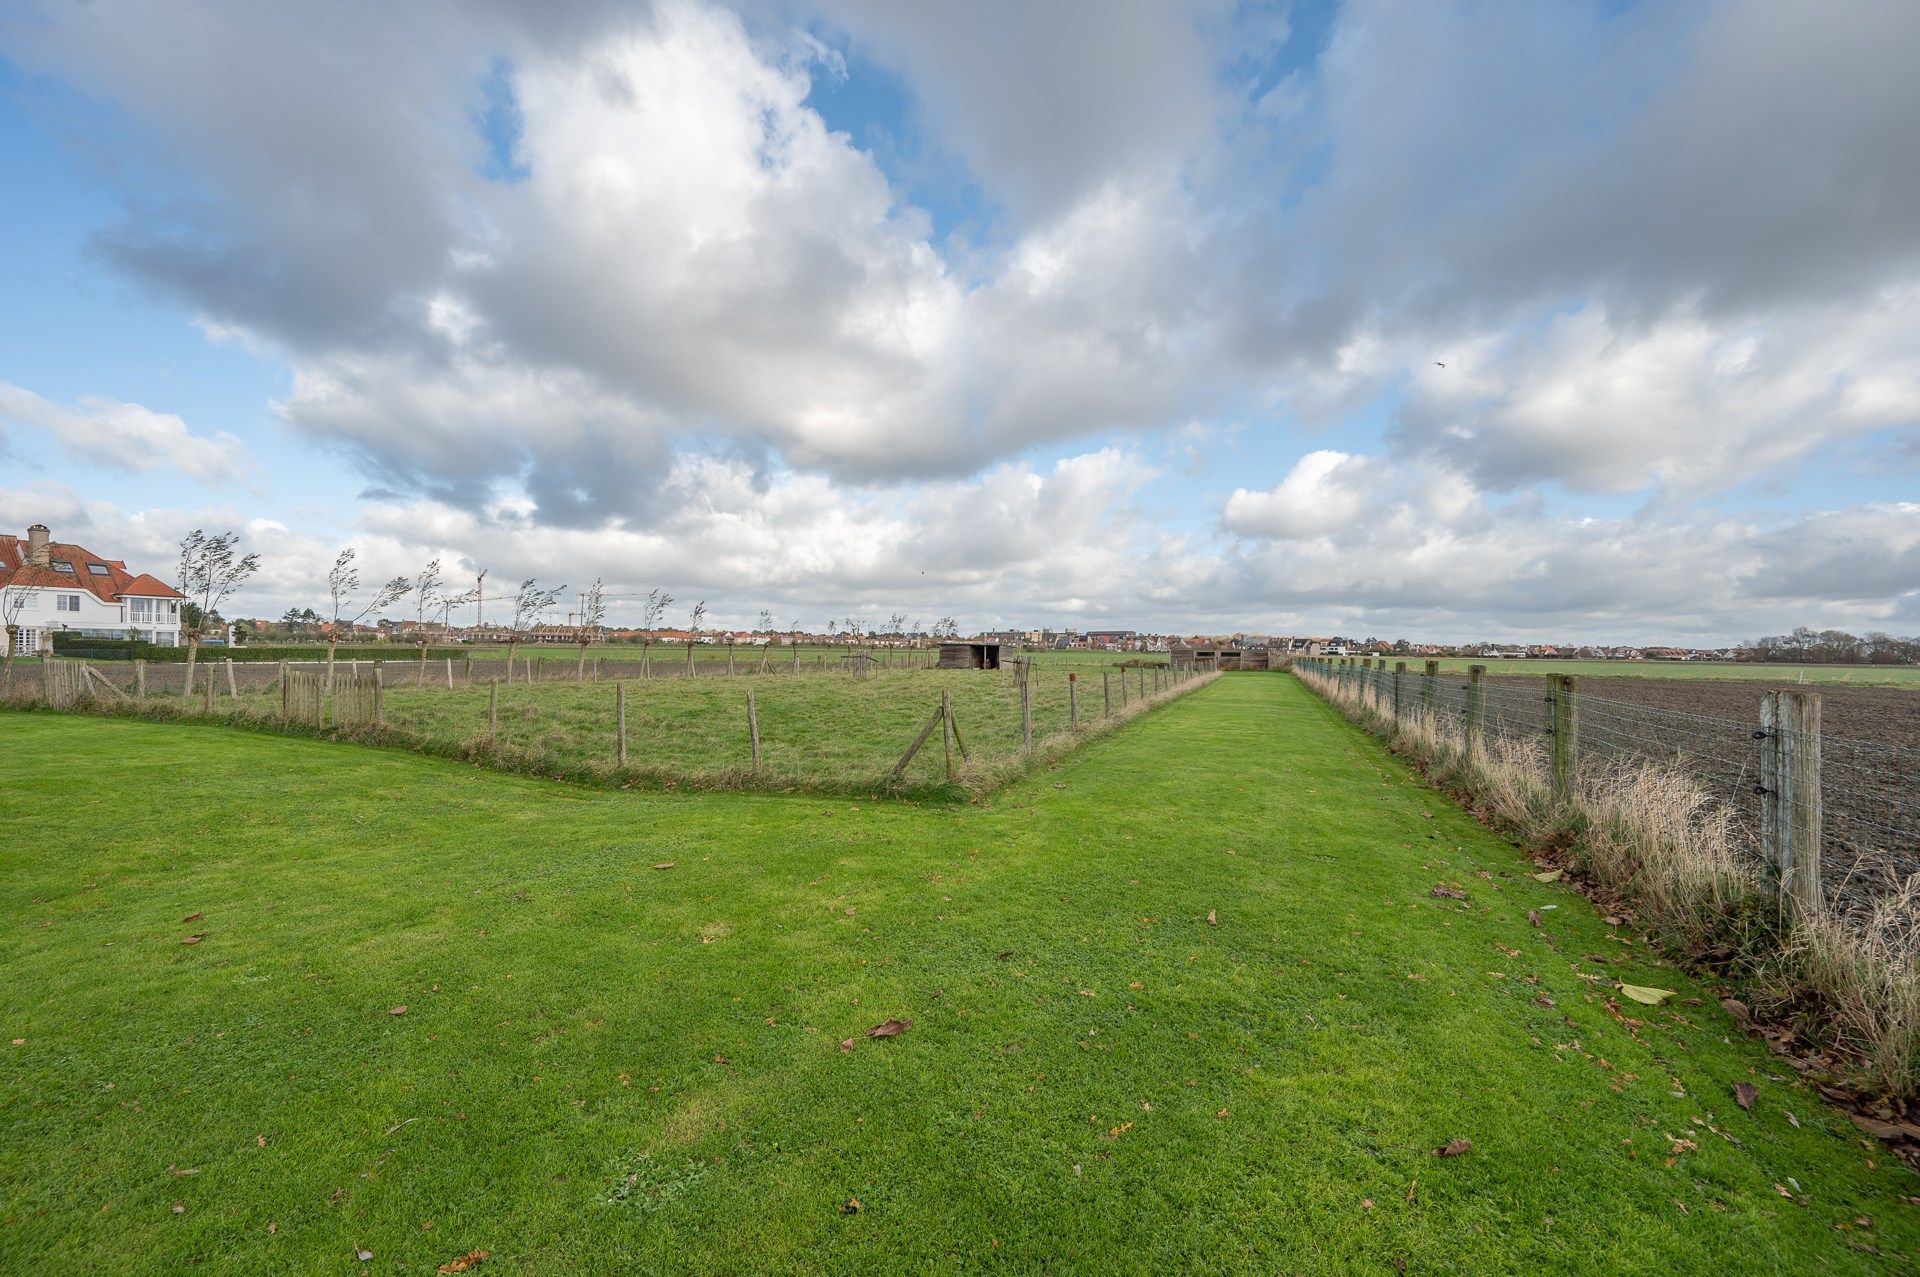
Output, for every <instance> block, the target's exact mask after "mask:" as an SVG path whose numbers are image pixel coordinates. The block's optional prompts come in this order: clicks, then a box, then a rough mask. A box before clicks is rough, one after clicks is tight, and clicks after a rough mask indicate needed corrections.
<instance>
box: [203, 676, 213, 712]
mask: <svg viewBox="0 0 1920 1277" xmlns="http://www.w3.org/2000/svg"><path fill="white" fill-rule="evenodd" d="M200 688H201V696H202V698H203V706H202V712H203V713H207V714H211V713H213V671H212V670H208V671H207V677H206V681H205V682H203V683H201V684H200Z"/></svg>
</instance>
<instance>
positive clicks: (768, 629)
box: [754, 607, 773, 639]
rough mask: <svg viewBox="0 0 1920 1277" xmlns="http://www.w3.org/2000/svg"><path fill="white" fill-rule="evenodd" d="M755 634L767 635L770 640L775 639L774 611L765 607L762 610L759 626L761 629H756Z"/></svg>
mask: <svg viewBox="0 0 1920 1277" xmlns="http://www.w3.org/2000/svg"><path fill="white" fill-rule="evenodd" d="M754 633H756V634H765V635H766V636H767V637H768V638H769V639H771V638H772V637H773V609H772V608H770V607H763V608H761V609H760V624H759V628H758V629H756V630H755V631H754Z"/></svg>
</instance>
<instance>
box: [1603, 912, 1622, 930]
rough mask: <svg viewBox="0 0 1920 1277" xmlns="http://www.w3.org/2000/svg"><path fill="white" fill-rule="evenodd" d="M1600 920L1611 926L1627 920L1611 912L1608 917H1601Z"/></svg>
mask: <svg viewBox="0 0 1920 1277" xmlns="http://www.w3.org/2000/svg"><path fill="white" fill-rule="evenodd" d="M1600 921H1602V922H1604V923H1606V924H1607V925H1608V926H1609V927H1617V926H1619V925H1620V924H1621V923H1623V922H1625V921H1626V919H1625V918H1621V917H1618V916H1616V915H1614V914H1611V913H1610V914H1608V915H1607V916H1606V917H1604V918H1602V919H1600Z"/></svg>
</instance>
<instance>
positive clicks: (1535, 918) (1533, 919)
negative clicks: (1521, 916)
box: [1527, 909, 1540, 927]
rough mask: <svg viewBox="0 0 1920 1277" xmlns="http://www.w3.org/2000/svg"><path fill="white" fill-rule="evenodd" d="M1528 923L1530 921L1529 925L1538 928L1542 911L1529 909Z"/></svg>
mask: <svg viewBox="0 0 1920 1277" xmlns="http://www.w3.org/2000/svg"><path fill="white" fill-rule="evenodd" d="M1527 921H1528V923H1530V924H1531V925H1533V926H1536V927H1537V926H1539V925H1540V911H1539V910H1538V909H1529V910H1527Z"/></svg>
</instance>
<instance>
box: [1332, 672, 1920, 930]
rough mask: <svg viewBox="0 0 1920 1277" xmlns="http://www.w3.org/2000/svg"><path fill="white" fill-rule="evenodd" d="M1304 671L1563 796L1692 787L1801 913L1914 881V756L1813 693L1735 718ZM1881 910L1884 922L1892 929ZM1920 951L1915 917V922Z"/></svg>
mask: <svg viewBox="0 0 1920 1277" xmlns="http://www.w3.org/2000/svg"><path fill="white" fill-rule="evenodd" d="M1294 666H1295V669H1296V670H1297V671H1299V672H1300V673H1301V674H1302V675H1304V676H1305V681H1306V682H1307V683H1308V685H1309V686H1310V687H1312V688H1314V689H1315V690H1316V691H1318V692H1319V693H1321V694H1322V695H1323V696H1326V697H1327V698H1328V699H1331V700H1334V701H1336V702H1340V703H1344V704H1345V705H1347V706H1348V707H1349V708H1355V709H1358V710H1360V711H1361V712H1362V713H1371V714H1372V715H1375V716H1377V718H1378V719H1380V720H1383V721H1384V723H1385V724H1387V725H1389V726H1399V727H1402V728H1408V729H1411V728H1415V727H1417V728H1418V729H1419V730H1422V731H1425V732H1429V733H1432V734H1433V735H1434V736H1435V737H1437V738H1438V740H1439V741H1440V742H1441V743H1442V744H1443V745H1444V746H1446V747H1450V748H1453V749H1457V750H1465V751H1471V750H1481V751H1486V750H1489V749H1496V748H1497V749H1499V750H1500V751H1501V753H1502V756H1503V757H1504V758H1506V759H1508V760H1509V761H1514V760H1517V761H1519V763H1520V764H1521V765H1522V766H1527V767H1531V768H1533V769H1534V770H1535V772H1536V775H1537V776H1538V777H1539V779H1540V780H1541V781H1542V783H1545V784H1547V785H1549V786H1551V787H1552V789H1553V790H1554V791H1555V792H1556V793H1557V794H1561V795H1565V796H1571V795H1572V794H1574V793H1576V792H1581V791H1583V790H1584V791H1585V792H1587V793H1590V794H1592V793H1603V792H1604V790H1605V789H1606V787H1608V786H1610V785H1614V784H1617V783H1619V782H1620V780H1621V778H1622V777H1624V776H1627V775H1630V774H1632V773H1634V772H1636V771H1638V770H1641V769H1645V768H1650V767H1651V768H1663V769H1671V770H1673V771H1675V772H1678V773H1680V774H1682V775H1684V776H1686V777H1688V778H1690V779H1691V780H1692V781H1694V782H1695V783H1696V784H1697V785H1698V787H1699V789H1700V792H1701V793H1702V794H1703V795H1704V796H1705V798H1706V801H1707V803H1708V804H1709V806H1710V808H1711V810H1710V811H1709V812H1706V813H1703V814H1706V815H1710V816H1711V817H1712V818H1713V819H1714V820H1715V821H1716V824H1717V828H1718V829H1720V830H1722V831H1724V834H1725V840H1726V843H1727V845H1728V846H1729V847H1730V848H1731V849H1732V850H1733V852H1734V853H1735V855H1736V857H1737V859H1738V861H1739V862H1740V864H1741V866H1742V868H1743V869H1744V870H1745V872H1747V873H1748V874H1749V875H1750V876H1751V877H1752V878H1753V879H1754V880H1755V881H1756V882H1760V883H1764V884H1767V885H1768V886H1769V887H1770V888H1771V889H1772V890H1774V891H1776V892H1779V893H1780V894H1781V895H1782V896H1783V897H1786V898H1789V899H1793V900H1796V901H1797V902H1799V904H1801V905H1802V906H1804V907H1807V908H1813V909H1821V910H1825V911H1828V912H1830V913H1832V914H1833V915H1835V916H1837V917H1840V918H1842V919H1848V918H1852V919H1865V918H1867V917H1869V916H1871V915H1873V914H1874V913H1875V911H1876V909H1878V908H1880V906H1882V905H1884V904H1885V903H1886V902H1889V901H1895V902H1900V901H1906V900H1910V899H1911V898H1912V885H1913V880H1914V879H1915V876H1916V875H1920V749H1911V748H1906V747H1903V746H1898V745H1890V744H1883V743H1880V742H1875V741H1863V740H1854V739H1849V738H1846V737H1838V736H1830V735H1825V734H1824V733H1822V732H1821V730H1820V715H1819V704H1820V698H1819V694H1818V693H1817V692H1812V691H1808V690H1805V689H1802V688H1795V689H1791V690H1781V691H1774V692H1768V693H1766V694H1765V696H1764V697H1762V698H1758V700H1757V703H1756V704H1755V707H1754V715H1753V717H1752V718H1751V719H1749V720H1745V721H1743V720H1740V719H1734V718H1728V717H1721V716H1716V715H1707V714H1697V713H1690V712H1686V711H1682V710H1674V709H1665V708H1656V707H1652V706H1647V705H1640V704H1635V703H1632V702H1629V701H1623V700H1617V699H1612V698H1609V697H1607V696H1605V695H1603V694H1595V693H1593V692H1589V691H1584V690H1578V689H1577V688H1576V684H1575V681H1574V680H1573V679H1572V678H1571V677H1568V676H1549V677H1548V678H1547V680H1546V683H1547V685H1546V687H1545V688H1544V689H1541V688H1532V687H1515V686H1512V685H1508V684H1499V683H1494V682H1490V681H1488V680H1486V679H1485V678H1484V677H1483V674H1484V667H1479V666H1475V667H1471V668H1470V669H1469V670H1467V671H1465V672H1457V671H1446V672H1442V671H1441V670H1440V669H1439V663H1438V662H1437V661H1428V662H1425V663H1424V664H1423V665H1422V666H1420V667H1417V668H1411V669H1410V668H1409V667H1408V663H1407V662H1404V661H1399V662H1393V663H1392V667H1391V668H1389V662H1388V661H1386V660H1375V659H1372V658H1326V657H1314V658H1306V659H1300V660H1296V661H1295V662H1294ZM1884 912H1885V911H1884V910H1881V913H1882V918H1881V924H1882V925H1883V926H1884ZM1905 943H1906V947H1907V951H1908V953H1909V954H1912V955H1915V956H1920V918H1914V917H1911V916H1909V918H1908V925H1907V927H1906V933H1905Z"/></svg>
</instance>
